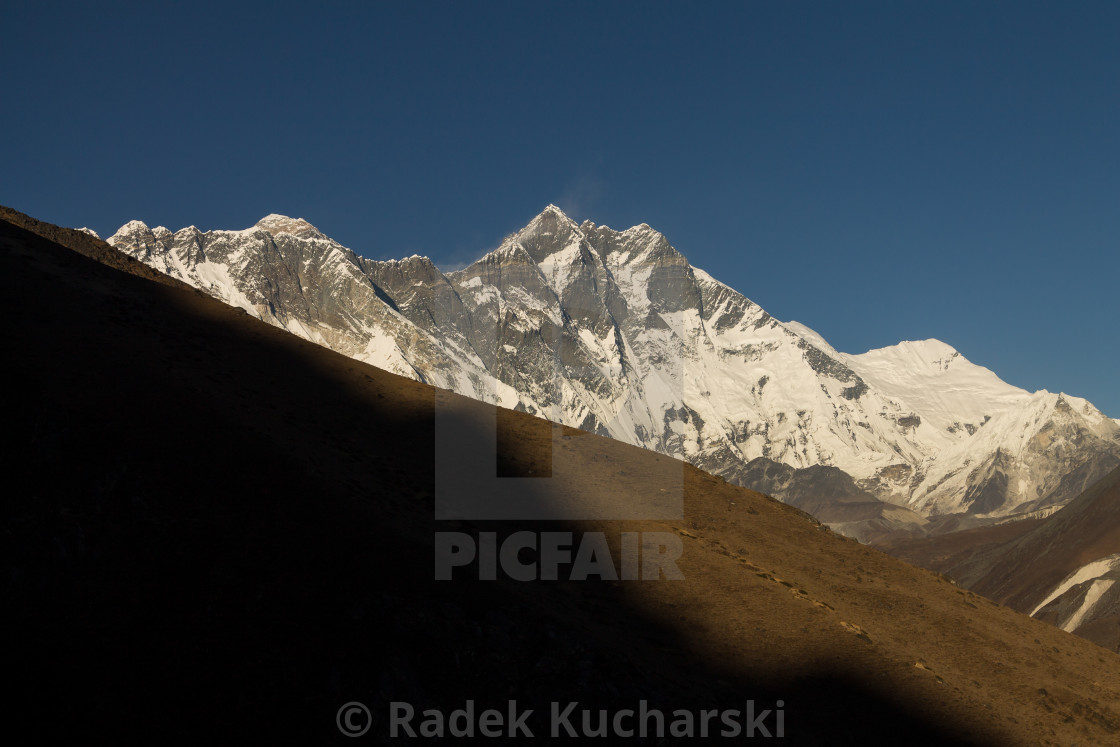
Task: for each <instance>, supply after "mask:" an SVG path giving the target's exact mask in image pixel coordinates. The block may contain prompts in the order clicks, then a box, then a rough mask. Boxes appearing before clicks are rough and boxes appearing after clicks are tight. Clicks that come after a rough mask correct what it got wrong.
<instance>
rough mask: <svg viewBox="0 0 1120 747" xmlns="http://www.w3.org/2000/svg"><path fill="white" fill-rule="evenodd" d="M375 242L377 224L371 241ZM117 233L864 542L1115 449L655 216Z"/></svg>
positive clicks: (1051, 411) (1103, 459)
mask: <svg viewBox="0 0 1120 747" xmlns="http://www.w3.org/2000/svg"><path fill="white" fill-rule="evenodd" d="M373 239H374V237H371V242H372V241H373ZM108 243H109V244H111V245H112V246H114V247H116V248H117V249H118V250H120V251H122V252H124V253H126V254H127V255H129V256H131V257H133V258H136V259H139V260H140V261H142V262H144V263H145V264H147V265H149V266H150V267H153V268H155V269H158V270H159V271H160V272H163V273H166V274H167V275H169V276H171V277H174V278H177V279H179V280H182V281H183V282H186V283H187V284H189V285H191V286H194V287H195V288H198V289H201V290H203V291H205V292H206V293H209V294H210V295H212V296H214V297H216V298H218V299H220V300H222V301H224V302H226V303H228V304H230V305H233V306H237V307H239V308H241V309H244V310H245V311H246V312H247V313H248V314H250V315H251V316H254V317H256V318H258V319H261V320H263V321H265V322H267V323H269V324H272V325H274V326H277V327H281V328H283V329H286V330H288V331H289V332H292V333H294V334H296V335H299V336H300V337H303V338H305V339H307V340H311V341H313V342H316V343H318V344H321V345H324V346H326V347H329V348H331V349H332V350H336V351H338V352H341V353H343V354H344V355H347V356H350V357H352V358H355V359H357V360H360V361H363V362H367V363H371V364H373V365H375V366H378V367H379V368H383V369H385V370H388V371H391V372H393V373H397V374H400V375H404V376H407V377H409V378H413V379H416V380H418V381H421V382H425V383H429V384H432V385H434V386H437V387H439V388H442V389H449V390H451V391H454V392H457V393H460V394H464V395H466V396H468V397H471V398H474V399H479V400H482V401H485V402H489V403H492V404H497V405H500V406H502V407H505V408H509V409H515V410H518V411H522V412H527V413H530V414H534V415H539V416H541V417H544V418H547V419H549V420H552V421H554V422H559V423H563V424H565V425H569V426H572V427H577V428H580V429H582V430H586V431H590V432H594V433H598V434H601V435H606V436H610V437H612V438H615V439H618V440H620V441H623V442H625V443H628V444H632V445H635V446H641V447H643V448H647V449H651V450H654V451H657V452H660V453H662V454H666V455H669V456H672V457H675V458H678V459H682V460H685V461H687V462H689V463H691V464H693V465H695V466H697V467H699V468H701V469H703V470H705V471H707V472H709V473H711V474H715V475H718V476H720V477H723V478H725V479H727V480H728V481H730V482H732V483H734V484H739V485H743V486H747V487H752V488H757V489H759V490H762V491H764V492H766V493H768V494H771V495H775V496H777V497H779V498H781V499H783V500H785V501H787V502H789V503H791V504H793V505H795V506H799V507H801V508H804V509H805V510H808V511H810V512H811V513H813V514H814V515H816V516H817V517H818V518H820V519H821V520H822V521H825V522H826V523H828V524H829V526H831V527H832V528H834V529H835V530H837V531H840V532H843V533H846V534H848V535H850V536H854V537H857V538H860V539H861V540H864V541H877V540H881V539H885V538H889V537H893V536H897V535H899V534H916V535H922V536H924V535H928V534H937V533H940V532H944V531H948V530H959V529H963V528H967V527H970V526H978V525H983V524H992V523H997V522H1003V521H1008V520H1012V519H1021V518H1025V517H1030V516H1043V515H1047V514H1049V513H1052V512H1053V511H1055V510H1056V509H1057V508H1059V507H1061V506H1062V505H1064V504H1066V503H1068V502H1069V501H1070V500H1072V499H1073V498H1074V497H1075V496H1077V495H1079V494H1080V493H1081V492H1082V491H1083V490H1085V489H1086V488H1087V487H1088V486H1090V485H1091V484H1093V483H1094V482H1095V481H1096V480H1098V479H1100V478H1101V477H1103V476H1104V475H1106V474H1108V472H1110V471H1111V470H1112V469H1114V468H1115V467H1116V466H1117V465H1120V421H1117V420H1113V419H1110V418H1108V417H1106V416H1105V415H1104V414H1103V413H1101V412H1100V411H1099V410H1098V409H1097V408H1095V407H1094V406H1093V405H1092V404H1091V403H1090V402H1088V401H1086V400H1084V399H1081V398H1078V397H1074V396H1070V395H1068V394H1062V393H1051V392H1047V391H1038V392H1028V391H1025V390H1023V389H1020V388H1018V387H1014V386H1011V385H1009V384H1007V383H1005V382H1004V381H1002V380H1001V379H1000V378H999V377H998V376H996V375H995V374H994V373H993V372H991V371H989V370H988V369H985V368H983V367H981V366H977V365H975V364H973V363H971V362H969V361H968V360H967V359H965V358H964V357H963V356H962V355H961V354H960V353H959V352H957V351H956V350H955V349H953V348H952V347H951V346H950V345H947V344H945V343H943V342H940V341H938V340H923V341H906V342H901V343H899V344H898V345H895V346H893V347H888V348H883V349H879V350H872V351H869V352H866V353H863V354H861V355H849V354H845V353H841V352H838V351H837V350H835V349H834V348H833V347H832V346H830V345H829V344H828V343H827V342H826V341H825V340H824V339H823V338H822V337H821V336H820V335H819V334H817V333H816V332H814V331H813V330H812V329H810V328H808V327H806V326H805V325H803V324H800V323H797V322H792V321H791V322H781V321H779V320H777V319H775V318H774V317H772V316H770V315H769V314H768V313H767V312H766V311H765V310H763V309H762V308H760V307H759V306H758V305H757V304H755V303H753V302H752V301H750V300H749V299H748V298H747V297H745V296H744V295H742V294H741V293H739V292H737V291H736V290H734V289H732V288H730V287H729V286H727V285H725V284H724V283H721V282H720V281H719V280H717V279H715V278H713V277H712V276H710V275H709V274H708V273H706V272H704V271H703V270H701V269H699V268H695V267H693V266H692V265H691V264H690V263H689V262H688V261H687V260H686V259H685V257H684V256H683V255H682V254H681V253H680V252H679V251H677V250H676V249H675V248H674V247H673V246H672V245H670V243H669V241H668V240H667V239H666V238H665V237H664V236H663V235H662V234H660V233H658V232H657V231H655V230H654V229H652V228H651V227H649V226H648V225H646V224H641V225H639V226H634V227H632V228H629V229H626V230H623V231H617V230H614V229H611V228H609V227H607V226H599V225H596V224H594V223H592V222H590V221H585V222H583V223H582V224H577V223H576V222H575V221H573V220H572V219H570V218H569V217H568V216H567V215H565V214H564V213H563V212H562V211H561V210H560V209H559V208H557V207H555V206H551V205H550V206H548V207H547V208H546V209H545V210H544V211H543V212H542V213H541V214H540V215H538V216H537V217H535V218H534V219H533V220H532V221H531V222H530V223H529V224H528V225H527V226H526V227H525V228H523V229H522V230H520V231H518V232H516V233H515V234H513V235H511V236H509V237H507V238H506V239H505V240H504V241H503V242H502V243H501V245H500V246H499V247H497V248H496V249H494V250H493V251H491V252H489V253H488V254H486V255H485V256H483V257H482V258H481V259H479V260H478V261H476V262H474V263H473V264H471V265H469V266H467V267H465V268H463V269H461V270H457V271H454V272H448V273H444V272H441V271H440V270H439V269H438V268H437V267H436V266H435V265H434V264H433V263H432V261H431V260H429V259H428V258H426V257H420V256H412V257H409V258H406V259H402V260H392V261H372V260H369V259H366V258H363V257H361V256H359V255H358V254H356V253H355V252H354V251H352V250H350V249H348V248H346V247H343V246H342V245H340V244H339V243H337V242H336V241H334V240H332V239H330V238H328V237H327V236H326V235H324V234H323V233H322V232H320V231H319V230H318V229H316V228H315V227H314V226H312V225H311V224H309V223H308V222H306V221H304V220H301V219H293V218H289V217H285V216H281V215H269V216H266V217H265V218H263V219H262V220H261V221H259V222H258V223H257V224H256V225H254V226H252V227H250V228H248V229H244V230H235V231H219V230H215V231H207V232H203V231H200V230H198V229H197V228H194V227H188V228H184V229H181V230H178V231H175V232H171V231H169V230H168V229H166V228H163V227H156V228H149V227H148V226H147V225H145V224H144V223H142V222H140V221H132V222H130V223H127V224H126V225H124V226H122V227H121V228H120V230H118V231H117V232H116V233H115V234H114V235H113V236H111V237H110V238H109V239H108Z"/></svg>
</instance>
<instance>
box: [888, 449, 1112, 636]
mask: <svg viewBox="0 0 1120 747" xmlns="http://www.w3.org/2000/svg"><path fill="white" fill-rule="evenodd" d="M883 549H885V550H886V551H887V552H890V553H891V554H893V555H896V556H897V557H900V558H903V559H905V560H908V561H910V562H912V563H915V564H917V565H921V566H924V567H927V568H932V569H934V570H938V571H941V572H943V573H946V574H948V575H950V576H952V577H953V578H954V579H956V580H957V581H959V582H960V584H961V585H962V586H965V587H967V588H969V589H971V590H973V591H976V592H978V593H980V594H983V595H984V596H986V597H988V598H990V599H994V600H996V601H998V602H1000V603H1002V604H1006V605H1008V606H1009V607H1012V608H1013V609H1016V610H1019V611H1021V612H1029V611H1030V610H1032V609H1034V608H1035V607H1036V606H1037V605H1038V604H1039V603H1040V602H1042V601H1043V599H1044V598H1045V597H1046V595H1047V594H1048V593H1049V592H1050V591H1051V590H1052V589H1053V588H1054V587H1055V586H1057V585H1058V584H1059V583H1060V582H1061V581H1062V579H1064V578H1065V577H1066V576H1068V575H1069V574H1071V573H1073V572H1074V571H1076V570H1077V569H1078V568H1080V567H1081V566H1083V565H1085V564H1087V563H1090V562H1092V561H1094V560H1098V559H1100V558H1103V557H1106V556H1108V555H1112V554H1114V553H1117V552H1120V469H1116V470H1113V471H1112V472H1111V473H1109V474H1108V475H1106V476H1105V477H1103V478H1102V479H1100V480H1098V481H1097V482H1096V483H1095V484H1093V485H1092V486H1091V487H1090V488H1089V489H1088V490H1086V491H1085V492H1084V493H1082V494H1081V495H1080V496H1078V497H1077V498H1075V499H1074V500H1072V501H1070V502H1069V503H1068V504H1066V505H1065V506H1064V507H1062V509H1061V510H1059V511H1057V512H1055V513H1054V514H1052V515H1051V516H1048V517H1047V518H1045V519H1031V520H1028V521H1023V522H1013V523H1011V524H1004V525H1000V526H996V527H983V528H980V529H974V530H967V531H964V532H957V533H954V534H948V535H943V536H940V537H931V538H925V539H920V540H912V541H900V542H897V543H895V544H894V545H890V546H887V547H884V548H883ZM1079 634H1080V635H1083V636H1086V637H1088V638H1090V640H1094V641H1096V642H1098V643H1100V644H1101V645H1105V646H1108V647H1110V648H1113V649H1114V650H1115V648H1116V646H1117V645H1120V628H1118V623H1117V620H1116V618H1115V617H1112V618H1109V619H1108V620H1102V621H1101V622H1100V623H1099V624H1098V625H1095V626H1093V627H1092V628H1091V629H1086V630H1084V631H1080V632H1079Z"/></svg>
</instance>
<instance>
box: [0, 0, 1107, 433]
mask: <svg viewBox="0 0 1120 747" xmlns="http://www.w3.org/2000/svg"><path fill="white" fill-rule="evenodd" d="M233 5H236V6H237V7H236V8H226V7H224V4H213V5H208V4H206V3H201V2H190V3H182V4H179V5H177V6H171V7H162V6H161V5H160V4H156V3H151V2H138V3H135V4H116V3H80V4H78V3H75V4H72V5H67V4H62V3H21V4H16V3H14V2H3V4H2V5H0V27H3V29H4V42H3V45H0V70H2V71H3V93H2V94H0V96H2V99H0V100H2V101H3V102H4V109H3V113H2V115H0V136H2V137H0V202H2V203H4V204H7V205H10V206H12V207H15V208H17V209H19V210H22V211H24V212H27V213H30V214H32V215H34V216H36V217H39V218H41V219H44V220H48V221H51V222H55V223H60V224H63V225H69V226H81V225H87V226H90V227H92V228H94V229H96V230H97V231H98V232H100V233H102V234H103V235H105V234H106V233H111V232H112V231H113V230H114V229H115V228H116V227H118V226H119V225H120V224H122V223H124V222H125V221H127V220H129V219H132V218H139V219H142V220H144V221H146V222H148V223H149V224H151V225H156V224H163V225H167V226H168V227H170V228H172V229H176V228H180V227H182V226H185V225H188V224H195V225H197V226H199V227H200V228H202V229H211V228H241V227H245V226H248V225H251V224H252V223H254V222H255V221H256V220H257V219H259V218H260V217H261V216H263V215H265V214H266V213H270V212H278V213H285V214H289V215H293V216H302V217H304V218H307V219H308V220H310V221H311V222H312V223H314V224H315V225H317V226H318V227H319V228H320V229H321V230H323V231H324V232H326V233H327V234H329V235H331V236H333V237H334V238H336V239H338V240H339V241H341V242H342V243H343V244H345V245H347V246H350V247H352V248H353V249H355V250H356V251H358V252H359V253H360V254H363V255H365V256H370V257H374V258H388V257H396V256H403V255H407V254H412V253H414V252H415V253H421V254H427V255H429V256H431V257H432V258H433V259H435V260H436V262H437V263H439V264H441V265H443V266H445V267H447V266H454V265H458V264H462V263H464V262H466V261H470V260H473V259H475V258H477V257H478V256H480V255H481V254H483V253H484V252H485V251H487V250H489V249H491V248H493V247H495V246H496V245H497V244H498V243H499V242H500V240H501V238H502V237H503V236H504V235H506V234H508V233H510V232H511V231H513V230H515V229H517V228H519V227H520V226H522V225H524V224H525V223H526V222H527V221H528V220H529V219H530V218H531V217H532V216H533V215H535V214H536V213H537V212H539V211H540V210H541V209H542V208H543V207H544V206H545V205H546V204H547V203H550V202H554V203H556V204H558V205H560V206H561V207H562V208H564V209H566V210H567V211H568V212H569V214H571V215H572V216H573V217H574V218H577V219H579V220H582V219H585V218H590V219H592V220H594V221H595V222H597V223H605V224H608V225H611V226H614V227H618V228H624V227H627V226H630V225H633V224H636V223H640V222H646V223H649V224H650V225H652V226H654V227H655V228H658V229H659V230H661V231H662V232H664V233H665V234H666V235H667V236H668V237H669V239H670V241H671V242H672V243H673V244H674V245H675V246H676V247H677V248H678V249H680V250H681V251H682V252H683V253H684V254H685V255H686V256H688V257H689V259H690V260H691V261H692V262H693V264H695V265H696V266H699V267H703V268H704V269H706V270H708V271H709V272H711V273H712V274H714V275H715V276H716V277H718V278H720V279H722V280H723V281H725V282H727V283H728V284H729V285H731V286H733V287H735V288H737V289H738V290H740V291H742V292H743V293H745V294H746V295H747V296H749V297H750V298H752V299H754V300H755V301H757V302H758V303H760V304H761V305H762V306H763V307H764V308H766V309H767V310H768V311H770V312H771V313H772V314H774V315H775V316H776V317H778V318H780V319H785V320H789V319H796V320H798V321H801V322H803V323H805V324H808V325H809V326H811V327H814V328H815V329H817V330H818V331H819V332H821V333H822V334H823V335H824V336H825V337H826V338H827V339H828V340H829V341H830V342H832V343H833V344H834V345H835V346H836V347H837V348H839V349H840V350H844V351H848V352H862V351H864V350H866V349H869V348H873V347H881V346H884V345H889V344H893V343H894V342H897V341H899V340H902V339H922V338H926V337H937V338H939V339H942V340H945V341H946V342H948V343H950V344H952V345H954V346H955V347H957V348H958V349H959V350H960V351H961V352H962V353H964V354H965V355H966V356H967V357H969V358H971V359H972V360H974V361H975V362H977V363H980V364H983V365H986V366H988V367H990V368H992V369H993V370H995V371H996V372H997V373H998V374H1000V375H1001V376H1002V377H1003V378H1004V379H1006V380H1007V381H1009V382H1011V383H1013V384H1017V385H1019V386H1023V387H1026V388H1029V389H1038V388H1047V389H1050V390H1051V391H1059V390H1060V391H1066V392H1069V393H1071V394H1077V395H1080V396H1085V397H1088V398H1089V399H1090V400H1092V401H1093V402H1094V403H1096V404H1097V405H1098V406H1099V407H1101V408H1102V409H1103V410H1104V411H1105V412H1106V413H1107V414H1109V415H1111V416H1113V417H1120V385H1118V384H1117V381H1118V379H1120V377H1118V376H1117V372H1118V371H1120V345H1118V344H1117V343H1118V342H1120V333H1118V332H1117V326H1116V325H1117V321H1118V313H1120V303H1118V297H1120V293H1118V292H1117V282H1118V280H1120V272H1118V270H1120V3H1116V2H1100V3H1097V2H1078V3H1063V2H1052V3H1046V4H1037V3H1029V2H1021V1H1016V2H1007V3H997V2H969V3H960V4H957V3H950V2H943V1H937V2H882V3H862V2H827V3H823V2H822V3H812V2H797V3H784V2H765V3H761V2H760V3H726V2H725V3H720V2H710V3H701V4H698V7H693V6H694V5H696V4H689V5H686V4H685V3H676V4H664V3H655V2H626V3H622V2H595V3H570V2H556V3H544V2H517V3H497V2H454V3H445V2H407V3H399V4H398V3H386V2H379V3H369V2H356V3H335V2H328V3H324V4H323V5H325V6H327V7H326V9H323V8H321V7H318V6H319V5H320V4H319V3H307V4H303V5H295V4H289V3H261V4H259V5H255V6H254V5H252V4H248V3H234V4H233Z"/></svg>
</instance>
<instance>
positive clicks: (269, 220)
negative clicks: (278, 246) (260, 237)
mask: <svg viewBox="0 0 1120 747" xmlns="http://www.w3.org/2000/svg"><path fill="white" fill-rule="evenodd" d="M255 227H256V228H263V229H264V230H266V231H268V232H269V233H270V234H272V235H273V236H279V235H280V234H282V233H286V234H290V235H292V236H295V237H296V238H300V239H325V238H326V236H324V235H323V234H322V232H320V231H319V229H317V228H316V227H315V226H313V225H311V224H310V223H308V222H307V221H305V220H304V219H303V218H289V217H288V216H286V215H278V214H277V213H270V214H269V215H266V216H265V217H263V218H261V219H260V220H259V221H257V223H256V226H255Z"/></svg>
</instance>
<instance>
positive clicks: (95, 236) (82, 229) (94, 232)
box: [77, 226, 101, 239]
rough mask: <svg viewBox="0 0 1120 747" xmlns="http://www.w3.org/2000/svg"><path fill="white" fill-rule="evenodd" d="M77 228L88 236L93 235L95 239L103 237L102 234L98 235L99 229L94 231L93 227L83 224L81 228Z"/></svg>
mask: <svg viewBox="0 0 1120 747" xmlns="http://www.w3.org/2000/svg"><path fill="white" fill-rule="evenodd" d="M77 230H79V231H81V232H82V233H84V234H86V235H88V236H92V237H93V238H95V239H100V238H101V237H100V236H98V235H97V231H94V230H93V229H92V228H86V227H85V226H82V227H81V228H79V229H77Z"/></svg>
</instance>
